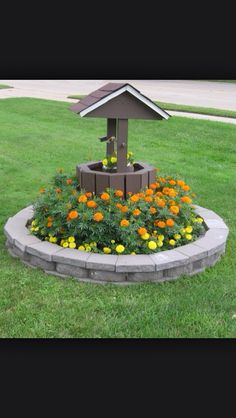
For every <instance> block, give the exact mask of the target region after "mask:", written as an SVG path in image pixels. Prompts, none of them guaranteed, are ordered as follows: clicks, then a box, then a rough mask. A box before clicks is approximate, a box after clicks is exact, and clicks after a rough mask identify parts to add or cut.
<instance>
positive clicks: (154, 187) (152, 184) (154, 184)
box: [149, 183, 157, 190]
mask: <svg viewBox="0 0 236 418" xmlns="http://www.w3.org/2000/svg"><path fill="white" fill-rule="evenodd" d="M149 188H150V189H152V190H155V189H156V188H157V183H151V184H150V185H149Z"/></svg>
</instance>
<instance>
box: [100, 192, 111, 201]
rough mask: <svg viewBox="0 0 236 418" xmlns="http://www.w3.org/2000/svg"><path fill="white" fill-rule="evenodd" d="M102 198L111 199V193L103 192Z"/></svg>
mask: <svg viewBox="0 0 236 418" xmlns="http://www.w3.org/2000/svg"><path fill="white" fill-rule="evenodd" d="M101 199H102V200H105V201H107V200H110V195H109V194H108V193H102V194H101Z"/></svg>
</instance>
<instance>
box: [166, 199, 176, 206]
mask: <svg viewBox="0 0 236 418" xmlns="http://www.w3.org/2000/svg"><path fill="white" fill-rule="evenodd" d="M168 203H169V205H170V206H176V202H175V201H174V200H169V202H168Z"/></svg>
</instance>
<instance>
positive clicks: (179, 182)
mask: <svg viewBox="0 0 236 418" xmlns="http://www.w3.org/2000/svg"><path fill="white" fill-rule="evenodd" d="M177 184H178V186H180V187H183V186H184V185H185V181H183V180H177Z"/></svg>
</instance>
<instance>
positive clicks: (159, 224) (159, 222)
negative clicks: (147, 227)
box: [156, 221, 166, 228]
mask: <svg viewBox="0 0 236 418" xmlns="http://www.w3.org/2000/svg"><path fill="white" fill-rule="evenodd" d="M156 226H158V227H159V228H165V226H166V223H165V222H164V221H157V224H156Z"/></svg>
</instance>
